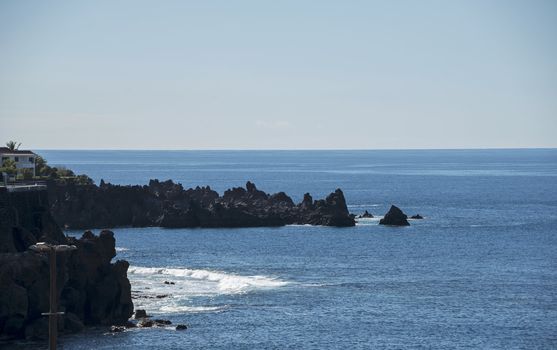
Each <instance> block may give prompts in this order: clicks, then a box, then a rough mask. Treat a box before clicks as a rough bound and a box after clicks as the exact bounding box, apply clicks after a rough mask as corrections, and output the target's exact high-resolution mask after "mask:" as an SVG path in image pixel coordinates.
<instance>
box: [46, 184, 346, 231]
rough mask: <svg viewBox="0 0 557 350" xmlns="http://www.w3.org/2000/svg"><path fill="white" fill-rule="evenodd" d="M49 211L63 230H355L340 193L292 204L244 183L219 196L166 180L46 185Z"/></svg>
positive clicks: (286, 198) (307, 197) (207, 189)
mask: <svg viewBox="0 0 557 350" xmlns="http://www.w3.org/2000/svg"><path fill="white" fill-rule="evenodd" d="M49 197H50V202H51V203H52V205H51V210H52V213H53V216H54V218H55V220H56V221H57V222H58V223H59V224H60V225H64V226H66V227H71V228H74V229H75V228H80V229H90V228H94V227H97V228H99V227H119V226H135V227H145V226H160V227H168V228H187V227H258V226H283V225H287V224H312V225H326V226H353V225H354V219H353V217H351V216H350V214H349V213H348V209H347V207H346V200H345V198H344V194H343V193H342V191H341V190H340V189H337V190H336V191H335V192H333V193H331V194H330V195H329V196H327V198H325V199H322V200H316V201H314V200H313V198H312V197H311V196H310V195H309V194H306V195H304V199H303V201H302V202H301V203H299V204H295V203H294V202H293V201H292V199H291V198H290V197H289V196H288V195H287V194H286V193H284V192H279V193H275V194H272V195H270V194H267V193H265V192H263V191H261V190H259V189H257V187H256V186H255V184H253V183H252V182H249V181H248V182H247V184H246V187H245V188H242V187H235V188H231V189H229V190H227V191H225V192H224V194H223V195H222V196H220V195H219V194H218V193H217V192H216V191H214V190H212V189H211V188H210V187H209V186H207V187H196V188H190V189H187V190H186V189H184V188H183V187H182V185H181V184H176V183H174V182H172V181H170V180H168V181H163V182H161V181H158V180H151V181H149V184H148V185H146V186H137V185H136V186H120V185H111V184H107V183H105V182H104V181H101V184H100V186H95V185H77V184H74V183H71V182H70V183H63V184H60V183H51V184H49Z"/></svg>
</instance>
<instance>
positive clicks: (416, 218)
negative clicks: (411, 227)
mask: <svg viewBox="0 0 557 350" xmlns="http://www.w3.org/2000/svg"><path fill="white" fill-rule="evenodd" d="M423 218H424V217H423V216H421V215H420V214H416V215H412V216H411V217H410V219H414V220H422V219H423Z"/></svg>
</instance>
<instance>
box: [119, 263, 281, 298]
mask: <svg viewBox="0 0 557 350" xmlns="http://www.w3.org/2000/svg"><path fill="white" fill-rule="evenodd" d="M128 272H129V273H130V274H132V275H151V276H153V275H162V276H174V277H180V278H189V279H195V280H202V281H209V282H214V283H215V284H216V287H217V288H218V290H219V291H220V292H222V293H226V294H236V293H243V292H247V291H251V290H255V289H269V288H277V287H282V286H285V285H287V284H288V282H286V281H281V280H279V279H276V278H272V277H266V276H240V275H234V274H228V273H224V272H219V271H210V270H196V269H186V268H158V267H135V266H130V268H129V270H128Z"/></svg>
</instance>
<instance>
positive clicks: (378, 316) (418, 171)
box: [39, 149, 557, 350]
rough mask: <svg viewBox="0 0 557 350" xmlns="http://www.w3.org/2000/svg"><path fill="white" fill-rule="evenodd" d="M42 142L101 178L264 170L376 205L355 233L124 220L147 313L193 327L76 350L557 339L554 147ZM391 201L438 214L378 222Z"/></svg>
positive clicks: (205, 176)
mask: <svg viewBox="0 0 557 350" xmlns="http://www.w3.org/2000/svg"><path fill="white" fill-rule="evenodd" d="M39 153H40V154H41V155H43V156H44V157H45V158H46V159H47V160H48V161H49V163H50V164H52V165H64V166H66V167H68V168H70V169H73V170H74V171H76V172H77V173H86V174H88V175H90V176H91V177H92V178H93V179H94V180H95V181H96V182H97V183H98V182H99V181H100V179H101V178H102V179H104V180H105V181H108V182H111V183H115V184H146V183H147V182H148V181H149V179H152V178H158V179H161V180H164V179H173V180H175V181H178V182H180V183H182V184H183V185H184V186H185V187H195V186H197V185H200V186H201V185H210V186H211V188H213V189H215V190H217V191H219V192H220V193H222V192H223V191H224V190H226V189H228V188H230V187H233V186H244V185H245V183H246V181H248V180H250V181H253V182H255V184H256V185H257V186H258V188H259V189H262V190H264V191H266V192H278V191H285V192H287V193H288V194H289V195H291V196H292V198H293V199H294V200H295V201H300V200H301V198H302V196H303V194H304V193H305V192H310V193H311V194H312V195H313V197H314V198H322V197H324V196H326V195H327V194H328V193H330V192H332V191H334V190H335V189H336V188H341V189H342V190H343V191H344V194H345V196H346V199H347V202H348V206H349V210H350V211H351V212H353V213H355V214H359V213H361V212H363V211H364V210H368V211H370V212H371V213H373V214H374V215H376V218H374V219H366V220H361V221H360V222H359V223H358V224H357V226H355V227H352V228H329V227H311V226H286V227H280V228H247V229H161V228H143V229H140V228H115V229H114V230H113V231H114V232H115V236H116V239H117V243H116V245H117V251H118V255H117V259H126V260H128V261H129V262H130V265H131V267H130V270H129V278H130V281H131V283H132V289H133V293H134V295H135V296H138V298H137V299H135V300H134V302H135V305H136V308H144V309H146V310H147V312H148V313H150V314H152V315H155V316H157V317H158V318H164V319H169V320H171V321H172V322H173V323H174V324H178V323H184V324H187V325H188V326H189V329H188V330H187V331H175V330H174V329H173V328H171V327H168V328H156V329H132V330H129V331H126V332H124V333H120V334H114V335H112V334H105V333H104V332H105V330H103V329H92V330H89V331H86V332H84V333H81V334H78V335H73V336H66V337H63V338H62V339H61V343H62V346H63V348H64V349H114V348H117V349H143V348H145V349H342V350H346V349H555V348H557V150H555V149H538V150H435V151H428V150H423V151H421V150H420V151H40V152H39ZM391 204H396V205H397V206H399V207H400V208H401V209H402V210H403V211H404V212H405V213H407V214H409V215H413V214H416V213H419V214H421V215H423V216H424V217H425V219H424V220H414V221H411V226H410V227H403V228H395V227H384V226H379V225H377V223H378V220H379V218H380V217H381V216H382V215H383V214H384V213H385V212H386V211H387V210H388V208H389V206H390V205H391ZM69 233H70V234H76V235H77V234H80V232H74V231H72V232H69ZM164 281H169V282H174V283H175V284H174V285H167V284H164ZM157 295H167V297H164V298H156V296H157Z"/></svg>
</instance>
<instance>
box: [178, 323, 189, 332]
mask: <svg viewBox="0 0 557 350" xmlns="http://www.w3.org/2000/svg"><path fill="white" fill-rule="evenodd" d="M186 329H188V326H186V325H185V324H179V325H177V326H176V330H177V331H184V330H186Z"/></svg>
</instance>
